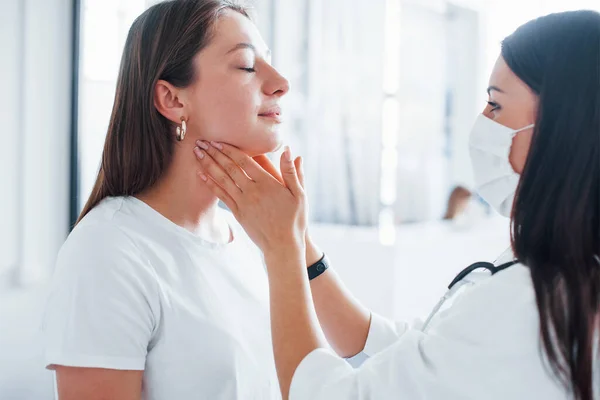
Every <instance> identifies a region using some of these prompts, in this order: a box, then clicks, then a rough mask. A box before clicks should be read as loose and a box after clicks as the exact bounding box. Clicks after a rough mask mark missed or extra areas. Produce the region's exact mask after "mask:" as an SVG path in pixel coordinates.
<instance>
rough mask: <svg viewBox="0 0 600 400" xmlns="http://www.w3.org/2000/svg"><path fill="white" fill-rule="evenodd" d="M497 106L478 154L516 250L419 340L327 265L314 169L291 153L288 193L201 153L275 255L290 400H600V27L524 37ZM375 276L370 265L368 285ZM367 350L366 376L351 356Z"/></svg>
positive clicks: (493, 88) (214, 150)
mask: <svg viewBox="0 0 600 400" xmlns="http://www.w3.org/2000/svg"><path fill="white" fill-rule="evenodd" d="M488 94H489V102H488V105H487V107H486V108H485V110H484V111H483V114H481V115H480V116H479V117H478V118H477V122H476V123H475V126H474V128H473V131H472V133H471V137H470V149H471V155H472V161H473V168H474V172H475V177H476V181H477V186H478V191H479V193H480V194H481V195H482V196H483V197H484V198H485V199H486V200H487V201H488V202H489V203H490V204H491V205H492V206H493V207H494V208H495V209H496V210H497V211H498V212H500V213H501V214H504V215H505V216H507V217H510V218H511V221H512V249H511V251H510V252H509V253H510V254H508V255H505V256H503V257H501V259H499V260H497V262H496V263H495V266H494V265H492V264H488V263H478V264H477V265H474V266H473V267H472V268H469V269H467V270H465V271H463V273H461V274H460V276H458V277H457V279H456V280H455V282H453V283H452V284H451V285H450V286H451V288H450V290H449V292H448V293H447V294H446V296H444V298H452V300H455V301H453V304H452V305H451V306H450V307H447V305H446V307H443V308H442V309H441V311H439V312H435V311H437V310H434V315H433V316H432V317H431V318H428V321H426V322H425V324H424V325H423V326H418V327H417V326H409V325H408V324H406V323H402V322H391V321H388V320H386V319H384V318H382V317H380V316H377V315H375V314H372V313H370V312H369V311H368V310H366V309H365V308H363V307H362V306H361V305H360V304H359V303H357V302H356V301H355V300H354V299H353V298H352V297H351V295H350V294H349V293H348V292H347V291H346V289H345V288H344V286H343V285H342V283H341V282H340V280H339V279H338V277H337V276H336V275H335V273H334V271H333V270H332V268H329V269H327V268H326V267H327V265H328V263H327V259H326V258H325V259H321V257H322V253H320V252H319V250H318V249H317V248H316V247H315V246H314V244H313V243H312V242H311V240H310V238H309V237H308V235H307V234H306V229H307V208H308V205H307V202H306V196H305V193H304V190H303V187H304V179H303V173H302V165H301V159H296V160H294V161H292V158H291V154H290V150H289V149H286V151H285V152H284V154H283V155H282V159H281V172H282V179H283V180H282V182H283V184H281V183H280V181H278V180H277V179H275V178H276V177H277V173H276V172H274V171H273V170H269V168H266V169H265V168H264V167H261V166H259V165H258V164H257V163H256V162H254V161H253V160H252V159H251V158H248V157H247V156H245V155H244V154H243V153H242V152H240V151H238V150H237V149H235V148H234V147H232V146H229V145H226V144H220V143H211V144H210V145H209V144H208V143H204V142H197V145H198V147H197V148H196V149H195V152H196V155H197V157H198V160H199V165H200V168H199V177H200V178H201V180H202V181H204V182H206V184H207V185H208V186H209V187H210V188H212V190H213V191H214V193H215V194H216V195H218V196H219V197H220V198H221V199H222V200H223V201H224V202H225V203H226V204H227V205H228V206H229V207H230V208H231V210H232V211H233V213H234V215H235V216H236V218H238V220H239V221H240V223H241V224H242V225H243V226H244V228H245V229H246V230H247V232H248V233H249V235H250V237H251V238H252V239H253V240H254V241H255V243H256V244H257V245H258V246H259V247H260V248H261V249H262V251H263V252H264V257H265V262H266V265H267V270H268V274H269V280H270V294H271V298H270V307H271V318H272V335H273V346H274V351H275V359H276V365H277V371H278V377H279V380H280V384H281V390H282V392H283V395H284V398H288V397H289V398H290V399H294V400H296V399H298V400H300V399H302V400H304V399H307V400H308V399H310V400H336V399H337V400H347V399H348V400H349V399H378V400H379V399H411V400H414V399H546V400H552V399H565V398H575V399H578V400H591V399H593V398H594V394H595V395H596V396H597V395H598V394H599V392H597V390H598V383H599V380H600V377H599V376H598V374H597V371H596V370H595V368H594V367H595V365H596V362H597V359H598V354H597V353H598V322H599V317H600V312H599V311H600V258H598V255H599V254H600V14H598V13H596V12H592V11H578V12H567V13H561V14H553V15H549V16H545V17H542V18H539V19H536V20H534V21H531V22H529V23H527V24H525V25H523V26H522V27H520V28H519V29H518V30H517V31H516V32H515V33H513V34H512V35H511V36H509V37H508V38H506V39H505V40H504V42H503V44H502V54H501V55H500V57H499V58H498V61H497V63H496V65H495V68H494V70H493V73H492V75H491V78H490V84H489V88H488ZM306 265H309V266H310V267H309V268H308V272H309V273H308V274H307V270H306ZM423 267H426V266H423ZM471 270H476V271H477V272H473V273H470V272H471ZM479 271H485V272H486V274H484V273H482V272H479ZM490 272H491V273H490ZM376 273H377V269H376V268H370V266H364V274H365V279H368V275H369V274H376ZM484 275H485V276H484ZM459 288H463V289H464V290H460V294H459V295H458V294H457V293H456V292H458V291H459V290H458V289H459ZM436 308H439V307H436ZM330 346H331V348H330ZM361 351H362V352H363V353H364V354H366V355H367V356H368V357H369V359H368V360H367V361H366V362H364V363H363V365H362V366H361V367H360V368H358V369H353V368H352V367H350V365H349V364H348V363H347V362H346V361H345V360H344V359H343V357H348V356H353V355H355V354H357V353H359V352H361Z"/></svg>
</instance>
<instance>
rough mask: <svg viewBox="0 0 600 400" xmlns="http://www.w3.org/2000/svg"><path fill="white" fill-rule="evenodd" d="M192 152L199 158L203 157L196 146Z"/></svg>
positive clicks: (202, 153)
mask: <svg viewBox="0 0 600 400" xmlns="http://www.w3.org/2000/svg"><path fill="white" fill-rule="evenodd" d="M194 153H196V155H197V156H198V158H199V159H201V160H202V159H204V152H203V151H202V150H200V149H199V148H198V147H194Z"/></svg>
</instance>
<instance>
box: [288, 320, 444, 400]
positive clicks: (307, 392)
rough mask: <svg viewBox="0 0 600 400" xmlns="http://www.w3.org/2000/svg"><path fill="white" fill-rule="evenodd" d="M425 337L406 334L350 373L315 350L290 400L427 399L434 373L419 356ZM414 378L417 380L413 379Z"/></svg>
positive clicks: (300, 371)
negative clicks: (428, 387)
mask: <svg viewBox="0 0 600 400" xmlns="http://www.w3.org/2000/svg"><path fill="white" fill-rule="evenodd" d="M424 336H425V334H423V333H422V332H419V331H416V330H409V331H407V332H405V334H404V335H403V336H402V337H401V338H400V339H399V340H397V341H396V343H394V344H393V345H392V346H390V347H388V348H386V349H385V351H382V352H380V353H378V354H377V355H375V356H374V357H371V358H369V359H368V360H367V361H366V362H365V363H364V364H363V365H362V366H361V367H360V368H358V369H353V368H352V367H351V366H350V365H348V363H346V362H345V361H344V360H343V359H341V358H339V357H338V356H336V354H335V353H333V352H332V351H330V350H328V349H317V350H315V351H313V352H311V353H310V354H308V355H307V356H306V357H305V358H304V360H303V361H302V362H301V363H300V365H299V366H298V368H297V369H296V372H295V373H294V377H293V379H292V384H291V387H290V396H289V399H290V400H367V399H368V400H373V399H382V400H383V399H392V398H393V399H400V400H402V399H410V400H416V399H429V398H445V397H444V395H443V394H442V393H437V394H439V396H438V397H436V394H435V393H432V392H431V390H429V389H425V388H426V387H427V382H434V381H435V379H436V377H435V369H434V368H431V365H429V362H430V360H428V359H427V355H426V354H424V353H422V350H423V349H422V348H420V344H419V343H420V342H421V341H422V340H423V339H424ZM415 378H416V379H415Z"/></svg>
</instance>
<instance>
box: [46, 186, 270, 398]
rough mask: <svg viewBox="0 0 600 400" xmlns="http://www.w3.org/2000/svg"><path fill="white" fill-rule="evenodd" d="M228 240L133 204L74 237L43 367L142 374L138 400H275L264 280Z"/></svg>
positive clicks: (51, 304) (60, 268)
mask: <svg viewBox="0 0 600 400" xmlns="http://www.w3.org/2000/svg"><path fill="white" fill-rule="evenodd" d="M220 212H223V213H226V214H227V218H228V220H229V221H230V226H231V229H232V231H233V236H234V240H233V241H232V242H231V243H229V244H225V245H216V244H211V243H208V242H206V241H203V240H202V239H200V238H198V237H197V236H195V235H193V234H192V233H191V232H189V231H187V230H185V229H184V228H182V227H179V226H178V225H176V224H174V223H172V222H171V221H169V220H168V219H166V218H165V217H163V216H162V215H161V214H159V213H158V212H156V211H155V210H153V209H152V208H151V207H149V206H148V205H147V204H145V203H144V202H142V201H140V200H138V199H136V198H134V197H126V198H123V197H116V198H108V199H105V200H104V201H103V202H101V203H100V204H99V205H98V206H97V207H95V208H94V209H93V210H92V211H91V212H90V213H89V214H88V215H87V216H86V217H85V218H84V219H83V220H82V221H81V222H80V223H79V224H78V225H77V227H76V228H75V229H74V230H73V232H72V233H71V235H70V236H69V238H68V239H67V241H66V242H65V244H64V245H63V247H62V249H61V251H60V253H59V256H58V261H57V266H56V271H55V274H54V278H53V283H52V290H51V294H50V297H49V300H48V304H47V308H46V312H45V316H44V335H45V339H46V363H47V367H48V368H52V367H53V366H54V365H64V366H74V367H94V368H107V369H117V370H144V378H143V399H147V400H175V399H176V400H186V399H210V400H217V399H227V400H229V399H244V400H246V399H278V398H280V397H281V396H280V392H279V384H278V382H277V375H276V371H275V364H274V359H273V350H272V345H271V331H270V319H269V292H268V290H269V289H268V281H267V275H266V272H265V269H264V266H263V262H262V258H261V255H260V252H259V251H258V249H257V248H256V247H255V246H254V244H253V243H252V242H251V241H250V239H249V238H248V237H247V235H246V234H245V232H243V230H242V228H241V226H240V225H239V224H237V222H236V221H235V219H234V218H233V217H232V216H231V215H230V214H229V213H227V212H226V211H224V210H221V211H220Z"/></svg>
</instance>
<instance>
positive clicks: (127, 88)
mask: <svg viewBox="0 0 600 400" xmlns="http://www.w3.org/2000/svg"><path fill="white" fill-rule="evenodd" d="M226 9H231V10H234V11H237V12H239V13H241V14H243V15H245V16H246V17H249V14H248V11H247V9H246V8H244V7H242V6H241V5H238V4H236V3H234V2H232V1H229V0H172V1H165V2H161V3H158V4H156V5H154V6H152V7H150V8H149V9H148V10H146V11H145V12H144V13H143V14H142V15H140V16H139V17H138V18H137V19H136V20H135V21H134V22H133V24H132V26H131V28H130V29H129V34H128V36H127V41H126V42H125V49H124V50H123V57H122V60H121V66H120V71H119V78H118V81H117V89H116V94H115V101H114V105H113V109H112V115H111V118H110V123H109V127H108V133H107V135H106V141H105V143H104V151H103V153H102V162H101V165H100V170H99V172H98V177H97V179H96V183H95V184H94V188H93V190H92V193H91V195H90V198H89V199H88V201H87V203H86V205H85V207H84V208H83V211H82V212H81V214H80V216H79V219H78V221H77V222H79V221H81V219H82V218H83V217H84V216H85V215H86V214H87V213H88V212H90V210H91V209H92V208H94V207H95V206H96V205H97V204H98V203H99V202H100V201H102V200H103V199H104V198H106V197H109V196H131V195H135V194H138V193H140V192H142V191H144V190H145V189H147V188H149V187H151V186H152V185H153V184H154V183H156V181H157V180H158V179H159V178H160V176H161V175H162V174H163V172H164V171H165V169H166V168H167V166H168V165H169V164H170V161H171V157H172V154H173V149H174V140H175V139H174V137H175V135H174V134H173V130H174V124H173V123H172V122H171V121H169V120H168V119H167V118H165V117H164V116H163V115H162V114H160V113H159V112H158V110H157V109H156V107H155V106H154V87H155V85H156V83H157V81H158V80H165V81H167V82H169V83H171V84H172V85H174V86H176V87H186V86H188V85H190V84H191V83H192V82H193V81H194V79H195V78H196V76H195V74H194V65H193V59H194V56H195V55H196V54H197V53H198V52H199V51H200V50H202V49H203V48H204V47H206V46H207V44H208V43H209V41H210V39H211V33H212V32H211V28H212V27H213V25H214V22H215V21H216V19H217V18H218V17H219V15H220V14H221V13H222V12H223V11H224V10H226Z"/></svg>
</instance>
